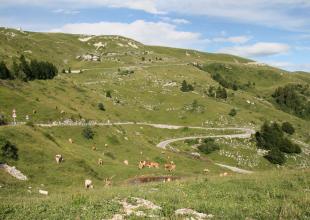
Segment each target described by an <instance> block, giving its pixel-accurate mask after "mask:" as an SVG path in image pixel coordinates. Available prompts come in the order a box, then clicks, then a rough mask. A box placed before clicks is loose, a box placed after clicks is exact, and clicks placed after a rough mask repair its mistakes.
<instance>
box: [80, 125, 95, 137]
mask: <svg viewBox="0 0 310 220" xmlns="http://www.w3.org/2000/svg"><path fill="white" fill-rule="evenodd" d="M82 135H83V136H84V137H85V138H86V139H93V138H94V136H95V132H94V131H93V130H92V129H91V128H90V127H89V126H87V127H85V128H84V129H83V131H82Z"/></svg>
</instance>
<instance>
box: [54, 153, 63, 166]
mask: <svg viewBox="0 0 310 220" xmlns="http://www.w3.org/2000/svg"><path fill="white" fill-rule="evenodd" d="M55 160H56V163H57V164H60V163H61V162H62V161H63V158H62V155H61V154H57V155H56V156H55Z"/></svg>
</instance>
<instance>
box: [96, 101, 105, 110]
mask: <svg viewBox="0 0 310 220" xmlns="http://www.w3.org/2000/svg"><path fill="white" fill-rule="evenodd" d="M98 108H99V110H101V111H105V108H104V105H103V104H102V103H98Z"/></svg>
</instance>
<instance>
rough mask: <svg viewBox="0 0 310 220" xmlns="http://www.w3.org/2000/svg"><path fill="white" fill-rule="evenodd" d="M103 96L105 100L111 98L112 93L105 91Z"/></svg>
mask: <svg viewBox="0 0 310 220" xmlns="http://www.w3.org/2000/svg"><path fill="white" fill-rule="evenodd" d="M105 96H106V97H107V98H112V92H111V90H108V91H106V93H105Z"/></svg>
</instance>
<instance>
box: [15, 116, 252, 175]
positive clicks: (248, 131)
mask: <svg viewBox="0 0 310 220" xmlns="http://www.w3.org/2000/svg"><path fill="white" fill-rule="evenodd" d="M23 124H25V122H19V123H18V124H17V125H13V124H11V125H9V126H18V125H23ZM35 125H36V126H40V127H65V126H113V125H144V126H151V127H154V128H160V129H174V130H177V129H181V128H185V127H186V128H190V129H200V130H216V131H225V130H231V131H239V132H242V133H240V134H222V135H201V136H189V137H181V138H173V139H168V140H165V141H162V142H160V143H158V144H157V145H156V147H158V148H161V149H165V150H166V149H167V146H168V145H169V144H171V143H173V142H176V141H183V140H190V139H200V138H228V139H233V138H241V139H246V138H250V137H251V135H252V134H254V133H255V130H253V129H252V128H246V127H226V128H224V127H223V128H206V127H200V126H180V125H170V124H154V123H147V122H114V123H111V122H107V123H104V122H97V121H90V122H83V121H80V122H73V121H70V120H68V121H64V122H53V123H38V124H35ZM215 165H217V166H220V167H223V168H226V169H229V170H231V171H233V172H236V173H242V174H250V173H253V172H252V171H249V170H244V169H240V168H238V167H232V166H229V165H225V164H220V163H215Z"/></svg>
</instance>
